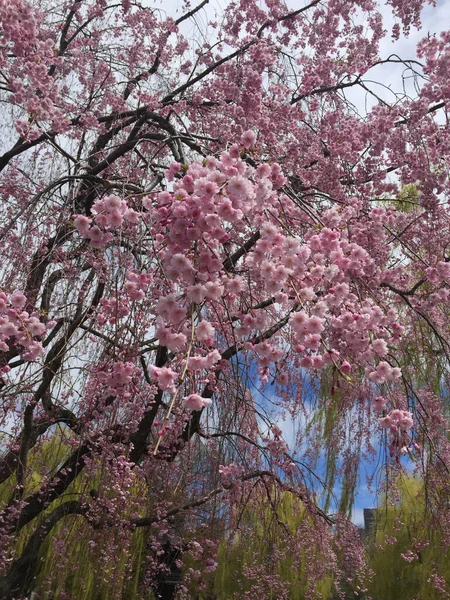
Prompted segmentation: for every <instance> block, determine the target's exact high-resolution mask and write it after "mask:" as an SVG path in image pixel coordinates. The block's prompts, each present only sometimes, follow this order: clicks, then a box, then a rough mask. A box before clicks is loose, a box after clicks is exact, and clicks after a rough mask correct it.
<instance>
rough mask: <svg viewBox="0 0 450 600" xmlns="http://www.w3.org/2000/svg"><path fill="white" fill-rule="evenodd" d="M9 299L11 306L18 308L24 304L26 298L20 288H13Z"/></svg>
mask: <svg viewBox="0 0 450 600" xmlns="http://www.w3.org/2000/svg"><path fill="white" fill-rule="evenodd" d="M9 301H10V303H11V306H12V307H13V308H18V309H20V308H23V307H24V306H25V304H26V301H27V299H26V296H25V295H24V294H23V293H22V292H21V291H20V290H15V291H14V292H13V293H12V294H11V297H10V299H9Z"/></svg>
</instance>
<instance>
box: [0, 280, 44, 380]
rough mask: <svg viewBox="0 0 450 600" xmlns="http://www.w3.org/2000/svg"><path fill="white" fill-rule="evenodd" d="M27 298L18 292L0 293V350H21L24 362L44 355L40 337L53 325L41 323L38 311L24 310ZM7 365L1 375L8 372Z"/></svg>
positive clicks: (2, 369)
mask: <svg viewBox="0 0 450 600" xmlns="http://www.w3.org/2000/svg"><path fill="white" fill-rule="evenodd" d="M26 303H27V298H26V296H25V295H24V294H23V292H21V291H20V290H15V291H14V292H13V293H12V294H7V293H5V292H3V291H2V292H0V350H1V352H8V351H9V350H10V349H11V348H12V347H14V348H16V347H19V348H20V349H21V357H22V359H23V360H26V361H33V360H36V359H37V358H38V357H40V356H42V355H43V354H44V353H45V350H44V347H43V346H42V341H41V340H42V337H43V336H44V335H45V334H46V333H47V331H48V330H49V329H51V328H52V327H53V326H54V325H55V323H54V322H53V321H47V323H43V322H42V321H41V320H40V319H41V318H42V315H41V314H40V313H39V312H38V311H33V312H32V313H29V312H28V311H26V310H24V308H25V306H26ZM9 370H10V369H9V367H8V365H4V366H3V367H2V368H1V373H8V372H9Z"/></svg>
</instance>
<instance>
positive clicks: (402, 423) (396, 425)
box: [380, 408, 414, 432]
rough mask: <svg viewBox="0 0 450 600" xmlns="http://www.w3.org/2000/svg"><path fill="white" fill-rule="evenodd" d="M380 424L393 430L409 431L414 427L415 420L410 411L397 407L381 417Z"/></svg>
mask: <svg viewBox="0 0 450 600" xmlns="http://www.w3.org/2000/svg"><path fill="white" fill-rule="evenodd" d="M380 425H381V426H382V427H385V428H386V429H390V430H391V431H393V432H398V431H399V430H400V431H409V430H410V429H411V428H412V427H413V425H414V421H413V417H412V414H411V413H410V412H408V411H406V410H400V409H397V408H396V409H393V410H391V411H390V412H389V413H388V414H387V415H386V416H385V417H383V418H382V419H380Z"/></svg>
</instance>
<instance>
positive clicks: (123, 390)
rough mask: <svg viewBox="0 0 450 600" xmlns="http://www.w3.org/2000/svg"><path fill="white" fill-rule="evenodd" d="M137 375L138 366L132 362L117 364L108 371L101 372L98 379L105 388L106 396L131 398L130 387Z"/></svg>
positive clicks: (98, 373)
mask: <svg viewBox="0 0 450 600" xmlns="http://www.w3.org/2000/svg"><path fill="white" fill-rule="evenodd" d="M135 373H136V366H135V365H134V364H133V363H132V362H120V361H119V362H115V363H114V364H113V365H112V367H110V368H109V369H108V370H99V371H97V373H96V376H97V379H98V381H99V382H100V383H102V384H103V385H104V386H105V389H104V395H105V396H122V397H124V398H127V397H130V396H131V394H130V392H129V391H128V386H129V384H130V383H131V382H132V380H133V375H134V374H135Z"/></svg>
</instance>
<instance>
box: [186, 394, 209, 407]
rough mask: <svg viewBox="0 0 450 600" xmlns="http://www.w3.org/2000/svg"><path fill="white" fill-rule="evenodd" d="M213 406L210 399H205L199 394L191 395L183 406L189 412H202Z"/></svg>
mask: <svg viewBox="0 0 450 600" xmlns="http://www.w3.org/2000/svg"><path fill="white" fill-rule="evenodd" d="M210 404H211V399H210V398H203V397H202V396H199V395H198V394H190V395H189V396H186V397H184V398H183V406H184V408H187V409H188V410H202V409H203V408H206V407H207V406H209V405H210Z"/></svg>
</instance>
